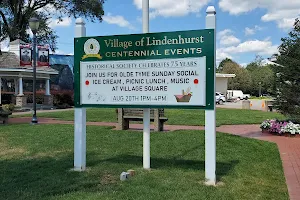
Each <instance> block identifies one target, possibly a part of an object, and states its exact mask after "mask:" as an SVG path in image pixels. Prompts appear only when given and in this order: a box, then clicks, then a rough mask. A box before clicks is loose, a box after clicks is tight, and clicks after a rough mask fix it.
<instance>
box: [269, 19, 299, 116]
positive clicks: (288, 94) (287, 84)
mask: <svg viewBox="0 0 300 200" xmlns="http://www.w3.org/2000/svg"><path fill="white" fill-rule="evenodd" d="M281 41H282V44H281V45H280V46H279V56H278V57H277V63H278V64H280V65H281V66H274V69H275V72H276V75H277V76H276V89H277V90H276V91H277V98H276V104H275V106H276V108H277V109H278V110H279V111H280V112H281V113H283V114H285V115H287V116H289V117H291V118H293V119H295V120H296V121H297V122H300V87H299V86H300V20H299V19H296V20H295V23H294V28H293V30H292V31H291V32H289V34H288V37H285V38H282V39H281Z"/></svg>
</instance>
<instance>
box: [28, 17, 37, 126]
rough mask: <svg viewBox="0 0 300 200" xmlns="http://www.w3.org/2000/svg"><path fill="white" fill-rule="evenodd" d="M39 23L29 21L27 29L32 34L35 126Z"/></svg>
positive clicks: (34, 117) (34, 115)
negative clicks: (28, 28)
mask: <svg viewBox="0 0 300 200" xmlns="http://www.w3.org/2000/svg"><path fill="white" fill-rule="evenodd" d="M39 25H40V22H39V20H38V19H37V18H30V19H29V27H30V29H31V31H32V33H33V116H32V120H31V123H32V124H37V123H38V119H37V117H36V32H37V30H38V28H39Z"/></svg>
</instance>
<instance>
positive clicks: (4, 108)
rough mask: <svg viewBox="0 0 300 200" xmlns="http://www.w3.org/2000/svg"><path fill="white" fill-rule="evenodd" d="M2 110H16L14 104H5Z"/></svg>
mask: <svg viewBox="0 0 300 200" xmlns="http://www.w3.org/2000/svg"><path fill="white" fill-rule="evenodd" d="M2 109H3V110H5V111H11V112H12V111H14V109H15V105H14V104H12V103H11V104H5V105H2Z"/></svg>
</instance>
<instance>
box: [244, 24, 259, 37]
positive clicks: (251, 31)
mask: <svg viewBox="0 0 300 200" xmlns="http://www.w3.org/2000/svg"><path fill="white" fill-rule="evenodd" d="M262 29H263V28H262V27H260V26H257V25H255V26H254V28H249V27H246V28H245V35H246V36H247V35H254V34H255V33H256V32H257V31H261V30H262Z"/></svg>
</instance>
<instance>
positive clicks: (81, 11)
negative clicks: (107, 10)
mask: <svg viewBox="0 0 300 200" xmlns="http://www.w3.org/2000/svg"><path fill="white" fill-rule="evenodd" d="M103 4H104V0H70V1H66V0H35V1H29V0H28V1H25V0H19V1H12V0H0V41H2V40H4V39H6V38H7V37H9V39H10V41H13V40H15V39H21V40H23V41H25V42H31V39H30V35H29V34H28V32H27V30H28V29H29V26H28V20H29V19H30V18H31V17H37V18H38V19H40V28H39V31H38V34H37V35H38V41H39V42H40V43H41V44H49V45H50V48H51V49H52V50H55V49H56V45H57V43H56V41H57V38H58V36H57V35H56V33H55V31H54V30H53V29H52V28H51V27H49V20H51V19H52V18H58V19H60V20H61V19H62V17H66V16H67V17H74V18H77V17H84V18H87V19H90V20H91V21H99V22H101V21H102V16H103V15H104V11H103Z"/></svg>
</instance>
